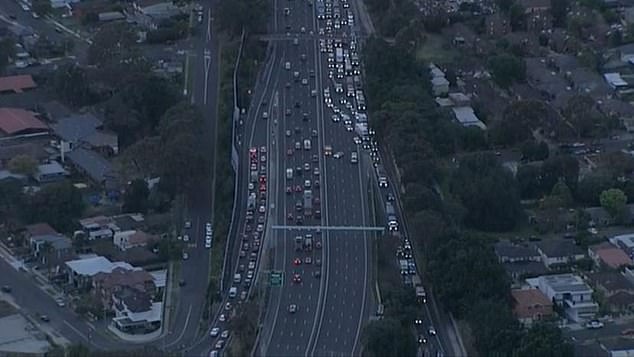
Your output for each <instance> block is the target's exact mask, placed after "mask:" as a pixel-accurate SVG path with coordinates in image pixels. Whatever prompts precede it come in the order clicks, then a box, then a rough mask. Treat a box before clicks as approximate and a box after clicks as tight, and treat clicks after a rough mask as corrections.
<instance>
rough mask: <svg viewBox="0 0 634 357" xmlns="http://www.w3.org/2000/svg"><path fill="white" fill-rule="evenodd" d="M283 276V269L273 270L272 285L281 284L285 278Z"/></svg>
mask: <svg viewBox="0 0 634 357" xmlns="http://www.w3.org/2000/svg"><path fill="white" fill-rule="evenodd" d="M282 276H283V274H282V272H281V271H272V272H271V277H270V282H271V286H281V285H282V279H283V278H282Z"/></svg>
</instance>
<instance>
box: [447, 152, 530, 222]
mask: <svg viewBox="0 0 634 357" xmlns="http://www.w3.org/2000/svg"><path fill="white" fill-rule="evenodd" d="M451 192H452V193H454V194H456V196H457V197H458V198H459V199H460V201H461V202H462V204H463V205H464V206H465V208H466V209H467V213H466V216H465V223H466V224H467V225H469V226H471V227H473V228H477V229H482V230H486V231H506V230H509V229H512V228H514V227H515V226H516V224H517V223H519V221H520V219H521V217H522V209H521V207H520V202H519V193H518V191H517V183H516V182H515V180H514V179H513V177H512V176H511V174H510V173H509V172H508V171H507V170H505V169H503V168H502V167H500V165H499V163H498V162H497V160H496V159H495V156H493V155H483V154H475V155H470V156H467V157H465V158H464V159H463V160H462V161H461V162H460V166H459V167H458V169H457V170H456V172H455V173H454V175H453V177H452V179H451Z"/></svg>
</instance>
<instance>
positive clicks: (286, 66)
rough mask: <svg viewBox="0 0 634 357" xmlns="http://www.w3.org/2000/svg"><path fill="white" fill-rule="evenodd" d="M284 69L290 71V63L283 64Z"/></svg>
mask: <svg viewBox="0 0 634 357" xmlns="http://www.w3.org/2000/svg"><path fill="white" fill-rule="evenodd" d="M284 68H285V69H287V70H290V69H291V63H290V62H286V63H284Z"/></svg>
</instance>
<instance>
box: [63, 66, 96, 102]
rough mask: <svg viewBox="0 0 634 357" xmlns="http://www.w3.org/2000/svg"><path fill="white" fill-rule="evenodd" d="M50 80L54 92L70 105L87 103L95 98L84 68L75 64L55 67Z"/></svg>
mask: <svg viewBox="0 0 634 357" xmlns="http://www.w3.org/2000/svg"><path fill="white" fill-rule="evenodd" d="M52 82H53V83H52V84H53V89H54V90H55V94H56V95H57V96H58V97H59V98H60V99H61V100H62V101H64V102H65V103H67V104H69V105H71V106H75V107H81V106H85V105H89V104H91V103H92V102H93V101H94V99H95V96H94V95H93V93H92V91H91V89H90V80H89V79H88V74H87V73H86V70H85V69H83V68H82V67H79V66H77V65H74V64H68V65H65V66H62V67H60V68H59V69H57V70H56V71H55V73H54V74H53V78H52Z"/></svg>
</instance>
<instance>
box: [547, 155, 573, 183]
mask: <svg viewBox="0 0 634 357" xmlns="http://www.w3.org/2000/svg"><path fill="white" fill-rule="evenodd" d="M561 178H563V180H564V182H565V183H566V186H568V188H570V189H571V190H573V191H574V190H576V189H577V181H578V180H579V162H578V161H577V159H576V158H574V157H572V156H570V155H559V156H554V157H550V158H548V159H547V160H545V161H544V162H543V163H542V167H541V181H542V188H543V189H544V190H545V191H546V192H549V191H550V190H552V188H553V186H555V184H556V183H557V182H558V181H559V179H561Z"/></svg>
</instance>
